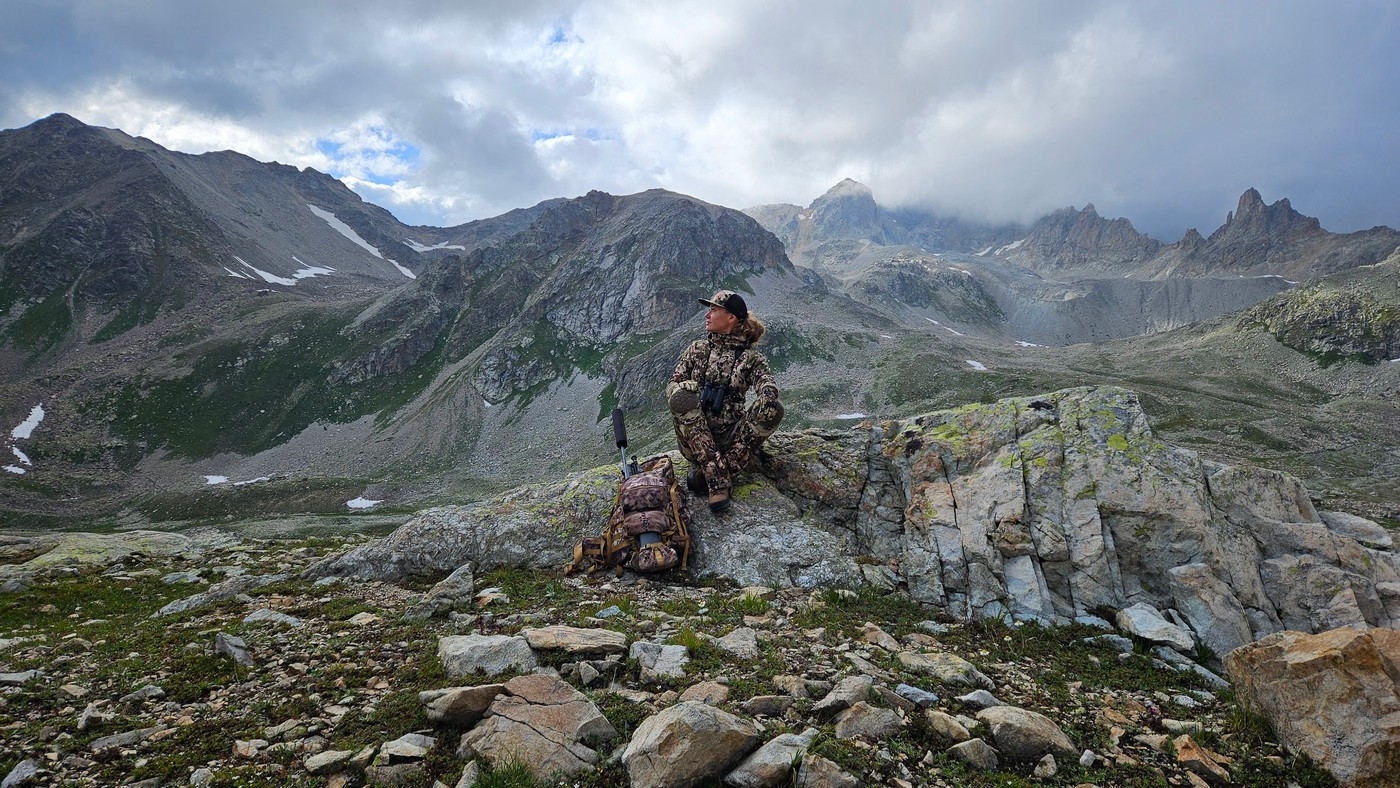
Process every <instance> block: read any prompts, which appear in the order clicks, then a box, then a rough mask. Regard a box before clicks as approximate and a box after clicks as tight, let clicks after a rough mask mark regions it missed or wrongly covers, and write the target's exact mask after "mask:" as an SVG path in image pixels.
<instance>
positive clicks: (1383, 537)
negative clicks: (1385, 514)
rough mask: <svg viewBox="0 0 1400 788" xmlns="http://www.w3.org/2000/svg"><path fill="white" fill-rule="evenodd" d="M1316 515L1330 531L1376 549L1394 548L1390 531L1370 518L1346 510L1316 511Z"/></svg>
mask: <svg viewBox="0 0 1400 788" xmlns="http://www.w3.org/2000/svg"><path fill="white" fill-rule="evenodd" d="M1317 515H1318V517H1320V518H1321V519H1322V522H1323V523H1324V524H1325V525H1326V526H1327V530H1329V531H1331V532H1332V533H1335V534H1340V535H1342V536H1345V537H1347V538H1348V539H1355V540H1356V541H1358V542H1360V543H1361V544H1363V545H1365V546H1367V547H1371V548H1374V549H1376V550H1393V549H1395V540H1394V539H1393V538H1392V537H1391V535H1390V532H1389V531H1387V530H1385V529H1384V528H1382V527H1381V526H1380V525H1378V524H1376V523H1375V522H1374V521H1372V520H1367V519H1366V518H1365V517H1357V516H1356V515H1354V514H1347V513H1346V512H1318V513H1317Z"/></svg>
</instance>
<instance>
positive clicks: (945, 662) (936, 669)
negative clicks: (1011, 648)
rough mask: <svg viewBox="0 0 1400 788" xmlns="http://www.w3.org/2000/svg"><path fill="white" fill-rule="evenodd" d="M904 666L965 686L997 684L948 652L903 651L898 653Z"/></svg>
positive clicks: (969, 663) (949, 682) (990, 685)
mask: <svg viewBox="0 0 1400 788" xmlns="http://www.w3.org/2000/svg"><path fill="white" fill-rule="evenodd" d="M897 657H898V659H899V662H900V664H902V665H903V666H904V667H906V668H908V669H910V670H912V671H915V672H918V673H922V674H924V675H927V676H932V677H933V678H935V679H938V680H939V681H941V682H943V683H944V684H960V685H962V686H965V687H982V688H983V689H992V688H993V687H995V686H996V685H995V684H994V683H992V680H991V679H990V678H988V677H987V675H986V674H985V673H983V672H982V671H980V670H978V669H977V667H976V666H975V665H973V664H972V663H971V662H968V661H967V660H965V659H963V658H962V657H959V656H956V655H953V654H946V653H942V652H939V653H932V654H929V653H915V652H912V651H901V652H899V654H898V655H897Z"/></svg>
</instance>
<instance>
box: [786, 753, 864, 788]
mask: <svg viewBox="0 0 1400 788" xmlns="http://www.w3.org/2000/svg"><path fill="white" fill-rule="evenodd" d="M797 788H860V780H858V779H856V778H855V777H854V776H853V775H851V774H848V773H847V772H844V771H842V770H841V767H840V766H837V765H836V764H835V763H834V762H833V761H831V760H829V759H827V758H823V757H822V756H820V755H808V756H807V757H805V758H803V759H802V764H801V765H799V766H798V767H797Z"/></svg>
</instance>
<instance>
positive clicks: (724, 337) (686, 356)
mask: <svg viewBox="0 0 1400 788" xmlns="http://www.w3.org/2000/svg"><path fill="white" fill-rule="evenodd" d="M700 303H702V304H704V305H706V306H708V307H709V309H708V310H707V311H706V312H705V332H706V337H705V338H704V339H698V340H696V341H695V342H692V343H691V344H690V346H689V347H687V348H686V349H685V352H684V353H682V354H681V357H680V361H679V362H677V364H676V371H675V372H674V373H673V374H672V375H671V382H670V384H668V385H667V386H666V397H667V400H668V401H669V403H670V407H671V419H672V423H673V424H674V426H675V428H676V440H677V442H678V443H679V444H680V449H681V454H682V455H683V456H684V457H685V458H686V459H687V460H689V461H690V464H691V465H692V466H693V467H694V470H692V471H691V476H690V479H689V481H690V487H691V490H692V491H693V492H696V494H701V491H703V493H704V494H705V495H707V497H708V499H709V504H710V510H711V511H714V512H721V511H724V510H725V509H727V508H728V507H729V494H730V490H731V486H732V485H731V481H730V480H731V477H732V475H733V474H736V473H739V472H740V471H742V470H744V468H746V467H748V464H749V462H750V461H751V460H752V459H753V458H754V456H755V455H757V454H758V452H759V449H760V448H761V447H762V446H763V442H764V441H765V440H767V439H768V437H769V436H770V435H772V434H773V432H774V430H776V429H778V424H779V423H780V422H781V421H782V420H783V405H782V403H781V402H779V401H778V385H777V383H775V382H774V381H773V374H772V373H771V372H769V370H768V359H766V358H764V357H763V354H762V353H760V352H759V351H757V350H755V349H754V345H756V344H758V342H759V340H760V339H762V338H763V331H764V328H763V323H762V322H761V321H760V320H759V319H758V318H756V317H754V316H753V315H751V314H749V309H748V305H747V304H745V303H744V299H743V297H741V296H740V295H739V294H738V293H735V292H732V291H729V290H721V291H719V292H718V293H715V294H714V296H713V297H711V298H702V299H700ZM750 392H753V394H754V395H755V397H754V401H753V403H752V404H747V403H746V399H747V398H748V394H749V393H750Z"/></svg>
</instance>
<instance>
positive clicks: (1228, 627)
mask: <svg viewBox="0 0 1400 788" xmlns="http://www.w3.org/2000/svg"><path fill="white" fill-rule="evenodd" d="M1167 575H1168V576H1169V577H1170V578H1171V589H1172V598H1173V599H1175V600H1176V606H1177V608H1178V609H1179V610H1180V611H1181V612H1182V614H1183V615H1184V616H1185V617H1186V620H1187V621H1188V622H1190V624H1191V628H1192V629H1193V630H1195V631H1196V635H1197V636H1198V637H1199V638H1200V639H1201V642H1202V643H1205V644H1206V645H1207V646H1209V647H1210V648H1211V650H1212V651H1214V652H1215V653H1217V654H1228V653H1230V652H1231V651H1233V650H1234V649H1236V648H1239V647H1240V646H1243V645H1244V644H1246V643H1249V642H1250V641H1252V640H1254V636H1253V634H1251V632H1250V627H1249V617H1248V616H1246V615H1245V612H1244V606H1243V605H1241V604H1240V601H1239V599H1238V598H1236V596H1235V594H1234V590H1233V589H1231V588H1230V586H1229V585H1228V584H1227V583H1225V582H1224V581H1223V580H1221V579H1220V578H1218V577H1216V575H1215V573H1214V572H1213V571H1211V568H1210V567H1209V566H1208V565H1206V564H1202V563H1195V564H1184V565H1182V566H1176V567H1172V568H1171V569H1169V570H1167Z"/></svg>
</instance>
